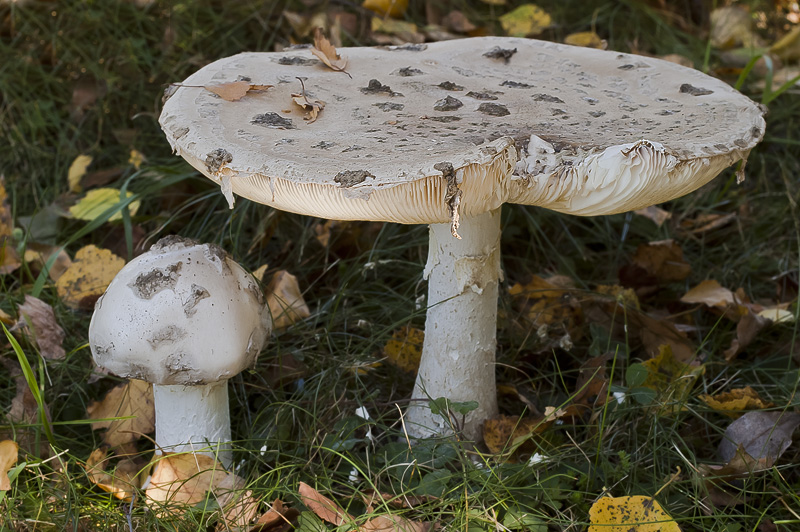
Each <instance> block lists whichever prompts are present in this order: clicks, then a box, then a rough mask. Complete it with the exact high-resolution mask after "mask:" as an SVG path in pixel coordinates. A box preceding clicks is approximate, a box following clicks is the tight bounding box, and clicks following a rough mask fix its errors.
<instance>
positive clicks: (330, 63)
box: [311, 27, 353, 78]
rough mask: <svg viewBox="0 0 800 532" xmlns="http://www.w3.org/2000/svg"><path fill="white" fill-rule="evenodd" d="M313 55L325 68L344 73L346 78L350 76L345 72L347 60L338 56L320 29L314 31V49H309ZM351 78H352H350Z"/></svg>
mask: <svg viewBox="0 0 800 532" xmlns="http://www.w3.org/2000/svg"><path fill="white" fill-rule="evenodd" d="M311 53H312V54H314V56H315V57H317V58H318V59H319V60H320V61H322V62H323V63H324V64H325V66H327V67H328V68H330V69H331V70H335V71H336V72H344V73H345V74H347V75H348V76H350V74H349V73H348V72H347V71H346V70H345V68H346V67H347V58H346V57H342V56H340V55H339V52H337V51H336V47H335V46H334V45H332V44H331V42H330V41H329V40H328V39H327V37H325V34H324V33H323V31H322V28H319V27H318V28H315V29H314V47H313V48H312V49H311ZM350 77H351V78H352V77H353V76H350Z"/></svg>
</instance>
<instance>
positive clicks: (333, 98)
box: [160, 37, 765, 223]
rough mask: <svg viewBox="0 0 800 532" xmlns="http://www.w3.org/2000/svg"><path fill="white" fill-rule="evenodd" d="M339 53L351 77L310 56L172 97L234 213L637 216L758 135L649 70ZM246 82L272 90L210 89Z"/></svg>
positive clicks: (464, 50) (683, 79) (210, 74)
mask: <svg viewBox="0 0 800 532" xmlns="http://www.w3.org/2000/svg"><path fill="white" fill-rule="evenodd" d="M339 53H340V54H341V56H343V57H346V58H347V60H348V63H347V67H346V71H347V73H349V74H350V76H352V78H351V77H349V76H348V75H347V74H345V73H342V72H337V71H334V70H332V69H330V68H327V67H325V66H324V65H323V64H322V63H321V62H320V61H318V60H317V59H315V58H314V56H313V55H312V54H311V51H310V50H309V49H291V50H288V51H284V52H275V53H243V54H239V55H236V56H233V57H229V58H226V59H221V60H219V61H216V62H214V63H211V64H209V65H208V66H206V67H204V68H202V69H201V70H199V71H198V72H196V73H195V74H193V75H192V76H190V77H189V78H188V79H187V80H186V81H185V82H183V84H181V86H179V87H178V88H177V89H176V90H175V91H174V92H173V93H172V94H171V96H169V97H168V99H167V101H166V103H165V105H164V109H163V112H162V114H161V118H160V123H161V126H162V128H163V129H164V131H165V132H166V135H167V139H168V140H169V142H170V144H171V145H172V147H173V149H174V150H175V151H176V152H177V153H178V154H179V155H181V156H183V157H184V158H186V159H187V160H188V161H189V162H190V163H191V164H192V165H193V166H194V167H195V168H197V169H198V170H199V171H200V172H202V173H203V174H205V175H206V176H208V177H209V178H211V179H212V180H214V181H216V182H217V183H219V184H220V186H221V187H222V190H223V192H224V193H225V195H226V197H227V198H228V201H229V202H230V203H231V204H232V202H233V193H235V194H238V195H241V196H243V197H246V198H249V199H251V200H254V201H257V202H260V203H264V204H267V205H271V206H273V207H275V208H278V209H282V210H286V211H291V212H297V213H302V214H308V215H314V216H320V217H325V218H333V219H360V220H382V221H392V222H400V223H440V222H446V221H448V220H451V221H452V219H453V218H454V215H455V217H456V218H457V215H458V212H459V210H460V214H461V216H468V217H472V216H476V215H478V214H481V213H484V212H487V211H490V210H493V209H495V208H497V207H499V206H500V205H501V204H502V203H505V202H509V203H521V204H527V205H537V206H541V207H545V208H548V209H553V210H557V211H561V212H565V213H570V214H577V215H596V214H612V213H616V212H623V211H628V210H633V209H637V208H641V207H644V206H647V205H652V204H655V203H661V202H664V201H667V200H670V199H673V198H676V197H679V196H681V195H683V194H686V193H688V192H690V191H692V190H694V189H696V188H698V187H700V186H701V185H703V184H705V183H706V182H708V181H709V180H710V179H712V178H713V177H714V176H716V175H717V174H718V173H719V172H720V171H722V170H723V169H724V168H726V167H728V166H730V165H731V164H733V163H735V162H737V161H739V160H742V159H745V158H746V157H747V154H748V152H749V151H750V149H752V148H753V147H754V146H755V145H756V144H757V143H758V142H759V141H760V140H761V138H762V137H763V135H764V129H765V122H764V119H763V114H764V111H763V108H761V107H760V106H758V105H757V104H755V103H754V102H752V101H751V100H750V99H749V98H747V97H745V96H743V95H742V94H740V93H739V92H737V91H736V90H734V89H733V88H731V87H730V86H728V85H727V84H726V83H724V82H722V81H720V80H717V79H715V78H712V77H709V76H706V75H705V74H702V73H700V72H698V71H696V70H693V69H690V68H685V67H682V66H679V65H676V64H673V63H669V62H666V61H662V60H659V59H653V58H649V57H642V56H637V55H631V54H624V53H618V52H610V51H602V50H596V49H590V48H580V47H573V46H567V45H562V44H556V43H550V42H544V41H537V40H532V39H518V38H510V37H479V38H472V39H463V40H453V41H444V42H438V43H431V44H423V45H407V46H401V47H378V48H343V49H340V50H339ZM298 78H302V79H303V84H304V86H305V93H304V94H305V96H306V97H307V98H308V99H309V100H321V101H323V102H324V103H325V107H324V109H323V110H322V111H321V112H320V113H319V115H318V116H317V119H316V120H315V121H312V120H304V115H306V114H307V109H306V110H304V109H302V108H301V107H300V106H299V105H297V104H296V103H294V101H293V99H292V98H293V97H292V95H293V94H303V88H302V87H301V82H300V80H299V79H298ZM243 79H244V80H251V83H253V84H257V85H264V84H269V85H274V87H273V88H270V89H269V90H266V91H250V92H249V93H248V94H247V95H246V96H244V97H243V98H242V99H240V100H238V101H226V100H224V99H222V98H220V97H219V96H217V95H216V94H214V93H212V92H211V91H209V90H205V89H203V86H207V85H215V84H222V83H226V82H233V81H237V80H243ZM456 187H457V188H456ZM459 192H460V194H459ZM454 197H455V199H456V201H455V202H454ZM458 200H460V201H458ZM454 211H455V212H454Z"/></svg>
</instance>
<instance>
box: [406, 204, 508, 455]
mask: <svg viewBox="0 0 800 532" xmlns="http://www.w3.org/2000/svg"><path fill="white" fill-rule="evenodd" d="M458 232H459V234H460V235H461V240H458V239H456V238H454V237H453V236H451V234H450V224H433V225H431V226H430V247H429V249H428V264H427V265H426V267H425V276H426V277H427V279H428V313H427V317H426V320H425V342H424V344H423V348H422V360H421V362H420V367H419V373H418V374H417V382H416V384H415V386H414V393H413V395H412V403H411V406H410V407H409V409H408V412H407V415H406V429H407V430H408V432H409V434H410V435H412V436H415V437H426V436H431V435H437V434H438V435H443V434H451V433H452V432H453V429H454V428H455V429H457V430H458V429H460V430H461V433H462V434H463V436H464V437H465V438H467V439H470V440H477V439H478V438H479V437H480V433H481V428H482V424H483V422H484V421H485V420H486V419H487V418H489V417H492V416H494V415H496V414H497V392H496V387H495V375H494V373H495V371H494V369H495V368H494V355H495V344H496V337H497V287H498V284H499V280H500V277H501V275H502V274H501V272H500V209H496V210H494V211H490V212H488V213H486V214H482V215H480V216H478V217H475V218H471V219H465V220H461V225H460V227H459V229H458ZM439 397H446V398H447V399H449V400H451V401H455V402H463V401H477V402H478V404H479V406H478V408H477V410H474V411H472V412H470V413H469V414H468V415H467V417H466V421H465V423H464V425H463V426H460V424H461V415H460V414H455V415H454V416H451V419H447V416H446V415H445V417H442V415H434V414H432V413H431V410H430V408H429V406H428V402H427V400H428V399H429V398H430V399H437V398H439ZM454 425H455V426H454Z"/></svg>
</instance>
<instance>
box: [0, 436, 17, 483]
mask: <svg viewBox="0 0 800 532" xmlns="http://www.w3.org/2000/svg"><path fill="white" fill-rule="evenodd" d="M18 453H19V446H18V445H17V443H16V442H13V441H11V440H3V441H0V491H8V490H10V489H11V481H10V480H9V479H8V470H9V469H11V466H13V465H14V464H16V463H17V454H18Z"/></svg>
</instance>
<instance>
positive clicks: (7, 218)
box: [0, 174, 14, 264]
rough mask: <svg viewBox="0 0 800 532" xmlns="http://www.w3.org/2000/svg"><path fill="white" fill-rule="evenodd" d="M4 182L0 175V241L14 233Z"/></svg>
mask: <svg viewBox="0 0 800 532" xmlns="http://www.w3.org/2000/svg"><path fill="white" fill-rule="evenodd" d="M5 181H6V180H5V177H4V176H3V175H2V174H0V240H2V239H3V238H5V237H10V236H11V234H12V232H13V231H14V218H13V217H12V216H11V206H10V205H9V204H8V191H7V190H6V182H5ZM0 264H2V263H0Z"/></svg>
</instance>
